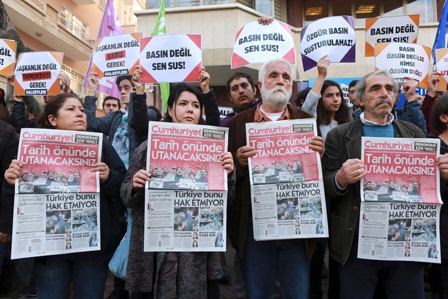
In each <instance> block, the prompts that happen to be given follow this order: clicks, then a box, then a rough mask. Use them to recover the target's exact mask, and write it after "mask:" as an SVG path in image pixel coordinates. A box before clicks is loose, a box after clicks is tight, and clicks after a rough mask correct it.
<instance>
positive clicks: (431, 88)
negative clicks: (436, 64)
mask: <svg viewBox="0 0 448 299" xmlns="http://www.w3.org/2000/svg"><path fill="white" fill-rule="evenodd" d="M437 75H438V73H437V71H434V72H432V73H431V75H429V77H428V90H427V92H426V93H427V94H428V95H429V96H430V97H434V95H435V93H436V85H437V82H439V81H440V79H439V77H438V76H437Z"/></svg>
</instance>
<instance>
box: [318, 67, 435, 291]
mask: <svg viewBox="0 0 448 299" xmlns="http://www.w3.org/2000/svg"><path fill="white" fill-rule="evenodd" d="M397 92H398V86H397V84H396V83H394V80H393V78H392V77H391V76H390V75H389V73H387V72H385V71H377V72H373V73H370V74H368V75H366V76H364V77H363V78H362V79H361V80H360V81H359V82H358V83H357V84H356V89H355V97H356V99H357V101H358V103H359V104H360V106H361V107H363V108H364V112H363V113H362V114H361V116H360V118H359V119H357V120H354V121H352V122H349V123H345V124H342V125H339V126H338V127H336V128H335V129H333V130H331V131H330V132H329V133H328V135H327V138H326V143H325V146H326V150H325V158H326V159H325V161H326V166H325V171H324V183H325V195H326V197H327V198H330V199H331V200H332V202H331V205H332V212H331V216H330V217H331V218H330V219H331V220H330V221H331V234H330V254H331V256H332V257H333V258H334V259H335V260H336V261H337V262H338V263H340V266H339V275H340V281H341V298H356V299H359V298H372V297H373V294H374V291H375V287H376V285H377V282H378V280H379V279H380V278H382V277H387V279H385V280H384V285H385V287H386V291H387V294H388V298H424V288H423V265H422V263H416V262H401V261H375V260H365V259H358V258H357V251H358V236H359V209H360V201H361V199H360V188H361V186H360V180H361V179H362V178H363V177H364V176H365V175H366V174H367V171H366V169H365V165H364V162H363V161H361V137H362V136H366V137H396V138H400V137H401V138H424V137H425V135H424V133H423V132H422V130H420V129H419V128H418V127H417V126H415V125H413V124H412V123H409V122H406V121H400V120H396V119H394V116H393V114H392V113H391V111H392V108H393V104H394V101H395V96H396V94H397ZM439 162H440V161H439ZM441 175H442V173H441ZM380 273H381V275H380Z"/></svg>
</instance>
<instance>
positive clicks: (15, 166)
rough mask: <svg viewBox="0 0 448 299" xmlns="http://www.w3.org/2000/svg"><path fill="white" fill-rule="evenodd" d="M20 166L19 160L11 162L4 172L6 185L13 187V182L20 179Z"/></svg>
mask: <svg viewBox="0 0 448 299" xmlns="http://www.w3.org/2000/svg"><path fill="white" fill-rule="evenodd" d="M22 166H23V165H22V163H20V162H19V160H16V159H14V160H12V161H11V164H10V165H9V168H8V169H7V170H6V171H5V179H6V181H7V182H8V184H11V185H14V183H15V180H16V179H17V178H19V177H20V171H21V170H22Z"/></svg>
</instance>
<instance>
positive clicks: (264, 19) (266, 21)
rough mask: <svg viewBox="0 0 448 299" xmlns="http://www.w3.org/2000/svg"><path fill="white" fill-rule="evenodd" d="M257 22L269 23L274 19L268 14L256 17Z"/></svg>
mask: <svg viewBox="0 0 448 299" xmlns="http://www.w3.org/2000/svg"><path fill="white" fill-rule="evenodd" d="M257 21H258V24H261V25H269V24H271V23H272V22H273V21H274V18H272V17H268V16H262V17H259V18H258V20H257Z"/></svg>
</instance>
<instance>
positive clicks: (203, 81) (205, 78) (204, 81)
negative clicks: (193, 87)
mask: <svg viewBox="0 0 448 299" xmlns="http://www.w3.org/2000/svg"><path fill="white" fill-rule="evenodd" d="M200 72H201V74H200V76H199V86H200V87H201V90H202V92H203V93H209V92H210V86H209V83H210V74H209V73H207V72H206V71H205V67H201V70H200Z"/></svg>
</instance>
